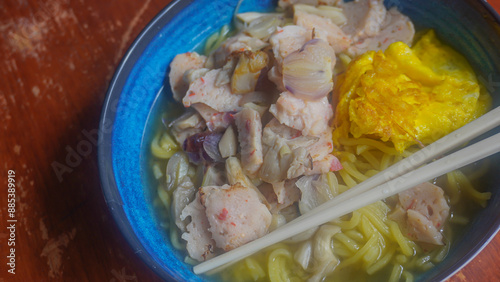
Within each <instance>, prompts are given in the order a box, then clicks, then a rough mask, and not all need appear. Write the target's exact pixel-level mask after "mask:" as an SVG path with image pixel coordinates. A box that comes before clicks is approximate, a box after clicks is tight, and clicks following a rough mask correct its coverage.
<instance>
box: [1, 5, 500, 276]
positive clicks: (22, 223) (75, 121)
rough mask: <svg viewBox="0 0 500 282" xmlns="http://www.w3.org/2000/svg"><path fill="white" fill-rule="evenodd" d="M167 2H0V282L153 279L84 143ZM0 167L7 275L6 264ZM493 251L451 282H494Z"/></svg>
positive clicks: (495, 246)
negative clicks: (123, 62)
mask: <svg viewBox="0 0 500 282" xmlns="http://www.w3.org/2000/svg"><path fill="white" fill-rule="evenodd" d="M169 2H170V1H169V0H145V1H113V0H111V1H103V0H87V1H69V0H48V1H36V0H19V1H13V0H6V1H5V0H4V1H1V2H0V32H1V37H0V38H1V39H0V50H1V51H0V61H1V62H2V65H1V68H0V111H1V114H0V136H1V137H0V138H1V140H2V142H0V160H1V162H0V179H1V181H0V183H1V184H0V185H2V186H3V187H2V189H1V190H2V192H1V193H0V202H1V209H0V222H1V223H0V226H1V229H0V257H1V258H2V259H1V260H0V261H1V263H0V281H158V280H160V279H159V278H158V277H157V276H156V275H155V273H154V272H153V271H152V270H150V269H149V268H148V267H147V266H146V265H145V264H144V263H143V262H142V261H141V260H140V259H139V258H138V257H137V256H136V255H135V254H134V252H133V251H132V250H131V248H130V247H129V246H128V244H127V242H126V241H125V239H124V238H123V237H122V235H121V233H120V231H119V230H118V228H117V226H116V224H115V223H114V222H113V219H112V218H111V215H110V213H109V211H108V209H107V206H106V204H105V202H104V198H103V194H102V192H101V187H100V182H99V174H98V167H97V157H96V151H97V150H96V147H95V145H94V144H93V143H92V139H93V138H95V136H94V133H95V132H96V131H97V128H98V122H99V116H100V112H101V106H102V103H103V100H104V97H105V93H106V89H107V87H108V84H109V82H110V80H111V77H112V75H113V72H114V70H115V68H116V67H117V65H118V63H119V61H120V59H121V58H122V56H123V55H124V53H125V52H126V50H127V48H128V46H129V45H130V44H131V43H132V41H133V39H134V38H135V37H136V36H137V35H138V34H139V32H140V31H141V30H142V28H143V27H144V26H145V25H146V24H147V23H148V22H149V21H150V20H151V19H152V18H153V17H154V15H156V14H157V13H158V12H159V11H160V10H161V9H162V8H163V7H165V5H167V4H168V3H169ZM491 2H492V4H493V5H494V6H495V7H496V8H497V9H500V1H498V0H495V1H491ZM74 151H78V152H79V155H81V156H83V157H82V158H76V157H74V155H72V153H71V152H74ZM62 165H69V166H66V167H65V168H63V167H62ZM9 170H13V171H14V172H15V177H14V179H15V186H16V190H15V195H16V210H15V218H13V219H15V220H17V222H15V227H16V229H15V241H14V242H15V244H16V245H15V258H16V269H15V273H16V274H15V275H12V274H10V273H8V272H7V269H8V268H7V266H6V263H7V258H6V256H8V255H10V250H9V249H10V247H8V242H9V241H8V240H9V238H10V235H11V234H10V229H8V228H7V227H8V226H9V225H10V224H11V223H8V220H9V217H8V214H9V213H8V206H7V197H8V196H7V194H8V191H7V188H8V187H7V185H8V184H7V183H8V182H7V181H8V176H9ZM11 242H12V241H11ZM499 249H500V235H497V236H496V237H495V239H494V240H493V241H492V243H490V244H489V245H488V246H487V247H486V249H484V251H483V252H482V253H481V254H480V255H479V256H478V257H476V259H474V260H473V261H472V262H471V263H470V264H469V265H468V266H467V267H466V268H464V269H463V270H462V271H461V272H459V273H458V274H457V275H455V276H454V277H453V278H452V279H451V281H493V280H500V268H498V267H497V266H496V264H497V261H498V260H499V259H500V251H499Z"/></svg>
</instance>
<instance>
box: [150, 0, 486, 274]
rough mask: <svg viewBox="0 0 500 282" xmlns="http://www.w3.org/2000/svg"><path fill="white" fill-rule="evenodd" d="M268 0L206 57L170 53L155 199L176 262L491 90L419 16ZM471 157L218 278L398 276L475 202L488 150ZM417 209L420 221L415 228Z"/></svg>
mask: <svg viewBox="0 0 500 282" xmlns="http://www.w3.org/2000/svg"><path fill="white" fill-rule="evenodd" d="M280 4H281V6H282V8H283V9H285V11H284V12H279V13H274V14H269V15H263V14H244V15H240V18H241V19H242V21H243V22H244V23H245V25H246V26H245V27H244V28H243V33H237V34H235V35H233V34H231V35H232V36H229V37H228V35H229V29H228V28H224V29H223V30H221V31H220V33H218V34H216V35H214V36H213V37H212V38H210V39H209V40H208V42H207V50H206V55H207V56H204V55H199V54H197V53H194V52H192V53H186V54H181V55H179V56H178V57H176V59H174V61H173V62H172V64H171V72H170V84H171V86H172V92H173V95H174V98H175V99H176V100H178V101H182V104H183V105H184V107H185V108H186V109H187V110H186V111H185V112H184V113H183V114H182V115H181V116H180V117H179V116H176V115H173V116H165V117H163V120H164V125H165V126H164V127H161V128H160V129H159V130H158V134H157V135H156V137H155V138H154V140H153V142H152V146H151V148H152V153H153V156H154V157H155V159H153V160H152V172H153V174H154V176H155V178H156V179H158V183H159V188H158V190H157V193H158V199H157V202H156V203H157V206H158V207H159V209H160V210H161V211H160V212H159V213H160V214H161V216H162V217H163V219H162V220H163V221H164V222H165V226H166V227H167V229H168V232H169V233H170V239H171V242H172V244H173V245H174V246H175V247H176V248H178V249H179V250H183V251H185V252H186V254H187V255H186V261H187V262H189V263H193V264H195V263H198V262H199V261H204V260H207V259H210V258H211V257H213V256H215V255H217V254H219V253H221V252H224V251H228V250H231V249H233V248H236V247H238V246H240V245H242V244H244V243H246V242H248V241H250V240H254V239H256V238H258V237H260V236H263V235H264V234H266V233H268V232H272V230H274V229H276V228H278V227H279V226H281V225H282V224H284V223H286V222H288V221H290V220H292V219H293V218H296V217H298V216H300V214H304V213H306V212H307V211H309V210H311V209H312V208H314V207H315V206H317V205H319V204H321V203H323V202H325V201H327V200H329V199H332V198H333V197H335V196H336V195H338V194H339V193H342V192H344V191H346V190H347V189H349V188H351V187H353V186H354V185H356V184H357V183H359V182H361V181H363V180H364V179H366V178H368V177H370V176H372V175H374V174H376V173H377V172H379V171H382V170H384V169H385V168H387V167H388V166H390V165H391V164H393V163H396V162H397V161H398V160H401V159H402V158H404V157H406V156H409V155H410V154H411V153H413V152H415V151H416V150H418V149H419V147H421V146H425V145H426V144H429V143H431V142H432V141H435V140H436V139H438V138H439V137H442V136H444V135H445V134H446V133H448V132H451V131H452V130H454V129H456V128H458V127H460V126H461V125H463V124H464V123H466V122H468V121H470V120H472V119H474V118H476V117H477V116H479V115H481V114H482V113H484V112H485V111H486V110H487V109H488V107H489V104H490V103H491V102H490V100H491V99H490V98H489V96H488V95H487V94H485V93H484V91H481V87H480V86H479V84H478V83H477V78H475V75H474V74H473V72H472V69H471V68H470V66H469V65H468V63H467V61H466V60H465V59H464V58H463V57H461V55H459V54H457V53H456V52H455V51H453V50H451V48H449V47H447V46H444V45H442V44H441V43H440V42H439V40H438V39H437V38H435V36H434V34H433V33H432V31H429V32H426V33H425V34H424V35H422V37H421V38H420V39H419V40H416V41H415V40H414V29H413V25H412V23H411V20H410V19H408V18H407V17H406V16H404V15H402V14H401V13H400V12H399V11H397V10H395V9H390V10H386V9H385V7H383V4H382V3H381V2H377V1H370V4H369V3H368V1H364V2H363V1H362V2H356V3H351V4H343V3H340V4H339V5H340V8H339V7H333V6H329V7H325V6H318V7H314V6H309V5H298V6H297V5H295V6H293V5H291V4H290V3H287V2H285V1H283V2H280ZM292 8H293V10H289V9H292ZM292 12H293V14H290V13H292ZM292 15H293V17H291V16H292ZM359 15H365V16H366V18H361V19H359V18H356V17H359ZM367 19H369V20H370V21H368V20H367ZM360 22H363V23H365V24H359V23H360ZM367 22H368V23H367ZM373 25H374V26H375V27H374V26H373ZM377 25H378V26H377ZM339 26H341V27H342V28H340V27H339ZM373 28H374V30H372V29H373ZM412 43H414V44H413V46H412V47H410V46H411V45H412ZM370 50H378V51H377V52H371V51H370ZM383 50H385V51H384V52H382V51H383ZM428 50H432V51H430V52H429V51H428ZM437 55H439V56H437ZM436 58H437V59H442V61H439V60H438V61H437V62H436ZM408 62H410V63H408ZM432 62H435V63H434V64H432ZM334 79H335V82H334ZM390 91H392V92H394V93H393V94H392V95H391V96H390V97H389V98H384V94H387V93H389V92H390ZM392 92H391V93H392ZM450 92H454V93H459V94H460V95H455V96H454V97H449V95H448V96H446V95H445V94H446V93H450ZM331 93H333V95H332V94H331ZM437 93H441V94H443V95H441V96H439V95H436V94H437ZM457 97H458V98H457ZM471 97H472V98H471ZM375 98H377V99H378V98H380V101H375V102H374V99H375ZM375 100H376V99H375ZM177 105H178V104H177ZM380 105H384V107H382V108H380V107H378V108H377V106H380ZM415 105H422V106H415ZM450 105H452V106H450ZM456 105H460V106H458V107H454V106H456ZM171 106H172V108H176V107H177V108H178V106H176V105H171ZM334 108H335V109H334ZM385 109H390V113H389V114H387V112H386V111H385ZM436 109H439V110H442V113H441V112H439V113H436ZM167 112H168V113H169V115H171V114H172V111H167ZM406 116H411V119H408V120H405V119H404V118H405V117H406ZM394 117H396V118H394ZM387 121H390V122H387ZM410 121H417V122H418V125H415V124H409V123H410ZM458 121H460V122H461V123H459V122H458ZM429 129H430V130H429ZM478 166H479V167H480V169H478V167H474V169H471V170H472V171H474V173H471V172H468V171H467V169H464V170H463V171H454V172H451V173H449V174H447V175H446V176H443V177H441V178H439V179H436V180H435V181H433V183H427V184H423V186H422V187H420V186H419V187H416V188H414V189H412V190H410V191H408V192H404V194H403V193H402V194H401V195H399V196H395V197H391V198H388V199H386V200H385V201H380V202H377V203H375V204H372V205H370V206H367V207H365V208H363V209H360V210H358V211H355V212H353V213H352V214H350V215H347V216H345V217H343V218H340V219H337V220H334V221H332V222H330V223H328V224H325V225H322V226H320V227H318V228H317V229H314V230H310V231H309V232H305V233H303V234H300V235H299V236H296V237H293V238H290V239H289V240H287V241H285V242H282V243H280V244H277V245H275V246H272V247H270V248H268V249H266V250H263V251H262V252H260V253H258V254H256V255H254V256H251V257H249V258H246V259H245V260H243V261H241V262H238V263H236V264H235V265H233V266H230V267H229V268H228V269H226V270H224V271H223V272H222V273H221V274H218V275H219V276H218V277H217V280H218V279H223V280H226V281H247V280H263V281H266V280H271V281H281V280H287V279H291V280H311V281H321V280H322V279H326V280H328V281H344V280H347V279H349V280H366V279H370V280H375V281H376V280H380V279H384V280H390V281H399V280H407V281H411V280H413V278H414V277H415V276H416V275H418V273H420V272H423V271H426V270H428V269H430V268H432V267H434V266H435V265H436V264H437V263H439V262H440V261H442V260H443V259H444V257H445V256H446V254H447V252H448V250H449V248H450V247H451V246H452V245H453V243H452V242H453V240H454V238H456V237H457V236H458V235H459V229H460V228H461V226H463V225H466V224H467V223H468V220H469V219H470V218H471V216H472V215H473V213H474V210H475V209H478V208H480V207H481V206H485V205H486V203H487V200H488V199H489V197H490V194H489V193H481V192H478V191H477V190H476V189H475V188H474V187H475V185H473V184H475V181H477V180H478V179H479V178H480V176H481V173H484V172H486V171H487V164H481V165H478ZM422 191H423V192H422ZM422 193H425V194H427V195H430V198H429V197H427V199H432V200H433V202H434V200H435V202H439V203H440V205H438V206H434V205H430V204H427V203H426V197H423V198H422V197H420V196H418V195H421V194H422ZM464 195H467V197H464ZM405 198H407V199H409V202H408V201H407V200H404V199H405ZM228 199H230V200H228ZM408 203H409V204H408ZM419 207H422V208H424V210H423V211H422V209H420V208H419ZM398 210H399V212H400V213H397V211H398ZM437 215H441V216H440V217H437ZM436 217H437V218H436ZM419 220H426V224H427V225H424V227H429V228H430V229H432V231H433V233H431V234H428V233H425V232H424V233H425V234H424V233H422V232H420V231H419V230H420V229H423V227H422V226H421V225H418V226H417V225H415V224H416V223H415V222H418V221H419ZM242 230H243V231H242Z"/></svg>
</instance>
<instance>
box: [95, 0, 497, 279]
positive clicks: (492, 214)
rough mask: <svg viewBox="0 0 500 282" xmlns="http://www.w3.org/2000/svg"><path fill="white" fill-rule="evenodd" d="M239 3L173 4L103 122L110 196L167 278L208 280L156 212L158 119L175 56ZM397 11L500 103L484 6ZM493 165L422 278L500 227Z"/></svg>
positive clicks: (109, 102)
mask: <svg viewBox="0 0 500 282" xmlns="http://www.w3.org/2000/svg"><path fill="white" fill-rule="evenodd" d="M236 2H237V1H229V0H222V1H221V0H218V1H212V0H196V1H192V2H191V1H173V2H172V3H171V4H170V5H169V6H168V7H166V8H165V9H164V10H163V11H162V12H161V13H160V14H159V15H158V16H157V17H156V18H155V19H154V20H153V21H152V22H151V23H150V24H149V25H148V27H147V28H146V29H145V30H144V31H143V32H142V33H141V35H140V36H139V37H138V38H137V39H136V41H135V42H134V44H133V45H132V47H131V49H130V50H129V52H128V53H127V55H126V56H125V58H124V59H123V61H122V63H121V65H120V66H119V68H118V70H117V72H116V74H115V77H114V78H113V81H112V83H111V85H110V88H109V91H108V96H107V99H106V102H105V106H104V109H103V114H102V117H101V133H102V134H101V138H102V140H101V141H102V142H101V143H100V144H101V146H100V147H99V164H100V171H101V179H102V184H103V191H104V194H105V197H106V201H107V203H108V206H109V207H110V210H111V212H112V213H113V216H114V217H115V219H116V222H117V224H118V225H119V227H120V229H121V230H122V232H123V234H124V236H125V237H126V238H127V240H128V241H129V243H130V244H131V246H132V247H133V248H134V250H135V252H136V253H137V254H138V255H139V256H140V257H141V258H142V259H143V260H144V261H145V262H146V263H147V264H148V265H149V266H150V267H151V268H152V269H153V270H155V271H156V272H157V273H158V274H159V275H160V276H161V277H162V278H164V279H174V280H176V281H203V280H205V279H206V277H199V276H195V275H194V274H193V273H192V270H191V267H190V266H189V265H187V264H185V263H184V262H183V260H184V255H182V254H180V253H179V252H178V251H176V250H174V248H173V247H172V245H171V243H170V241H169V239H168V236H167V234H165V231H164V230H163V229H162V228H161V227H160V226H159V223H158V221H157V219H156V216H155V214H154V212H153V209H152V201H153V198H154V195H152V192H151V191H152V189H150V187H153V186H154V187H156V184H155V183H153V182H152V181H151V180H150V179H151V177H150V171H149V163H148V160H149V144H150V141H151V139H152V134H153V131H154V129H155V128H156V127H155V126H156V123H157V122H158V117H159V115H160V113H161V112H162V111H164V110H165V105H166V104H168V103H169V102H171V101H172V98H171V96H172V94H171V92H170V85H169V84H168V79H167V80H165V78H166V76H167V74H168V70H169V69H168V66H169V64H170V62H171V61H172V59H173V57H174V56H175V55H176V54H179V53H184V52H188V51H193V50H199V49H200V48H201V46H203V44H204V42H205V39H206V38H207V37H208V36H210V35H211V34H212V33H214V32H216V31H218V30H219V29H220V28H221V27H222V26H223V25H224V24H227V23H229V22H230V21H231V18H232V13H233V11H234V9H235V6H236ZM275 5H276V3H275V1H269V0H262V1H248V0H247V1H244V3H243V5H242V7H241V9H240V11H269V10H271V9H272V8H273V7H274V6H275ZM386 5H387V6H388V7H391V6H397V7H398V9H399V10H400V11H402V12H403V13H404V14H406V15H408V16H409V17H410V18H411V19H412V21H413V22H414V23H415V26H416V28H417V30H419V29H420V30H423V29H428V28H433V29H435V30H436V33H437V34H438V36H439V37H440V39H442V40H443V41H444V42H446V43H447V44H449V45H451V46H453V47H454V48H455V49H456V50H458V51H459V52H460V53H462V54H463V55H464V56H465V57H466V58H468V60H469V62H470V63H471V65H472V66H473V68H474V69H475V71H476V73H477V75H478V77H479V79H480V81H481V82H482V83H483V84H484V86H485V88H486V89H487V90H488V91H489V92H490V93H491V94H492V95H493V96H494V106H498V105H499V104H500V93H499V92H500V89H498V86H497V84H496V83H495V81H500V54H499V53H500V51H499V50H498V46H500V27H499V25H498V19H497V18H496V15H495V14H494V12H491V11H492V9H491V8H490V7H488V6H487V4H485V2H482V1H477V0H470V1H456V0H443V1H429V0H414V1H412V0H409V1H397V0H389V1H386ZM498 159H499V158H494V159H493V162H494V163H493V164H492V169H493V170H495V171H493V172H492V173H490V176H489V177H488V179H486V180H485V183H487V186H488V189H487V190H489V191H491V192H492V193H493V196H492V199H491V200H490V201H489V205H488V207H487V208H485V209H483V210H481V211H480V212H479V214H478V215H477V216H476V217H475V219H474V220H473V222H472V223H471V224H470V225H469V226H468V227H467V229H466V230H464V233H463V234H462V236H463V237H462V238H461V239H459V240H456V242H455V243H454V246H452V249H451V251H450V253H449V255H448V257H447V259H446V260H445V261H443V262H442V263H441V264H439V265H438V266H437V267H435V268H433V269H431V270H430V271H428V272H426V273H424V274H423V275H421V276H419V277H417V280H425V281H427V280H442V279H445V278H446V277H448V276H450V275H451V274H453V273H454V272H455V271H457V270H458V269H459V268H460V267H461V266H463V265H464V264H465V263H466V262H468V260H469V259H471V258H472V257H473V255H474V254H476V253H477V252H478V251H479V250H480V249H481V248H482V247H483V246H484V245H485V244H486V243H487V242H488V240H489V239H490V238H492V237H493V235H494V234H495V233H496V231H497V229H498V227H499V224H500V212H499V211H500V208H499V207H498V205H500V200H499V199H498V198H499V197H500V193H497V192H496V191H497V190H499V189H498V188H499V187H498V186H500V179H498V175H500V165H499V164H500V162H499V161H498Z"/></svg>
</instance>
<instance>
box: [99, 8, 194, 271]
mask: <svg viewBox="0 0 500 282" xmlns="http://www.w3.org/2000/svg"><path fill="white" fill-rule="evenodd" d="M194 1H195V0H172V2H170V3H168V4H167V5H166V6H165V7H164V8H163V9H162V10H161V11H160V12H159V13H158V14H157V15H155V17H154V18H153V19H152V20H151V21H150V22H149V23H148V24H147V25H146V27H144V29H143V30H142V31H141V32H140V33H139V35H138V36H137V37H136V38H135V39H134V41H133V43H132V44H131V45H130V46H129V48H128V50H127V52H126V53H125V55H124V56H123V58H122V59H121V61H120V63H119V65H118V67H117V68H116V70H115V73H114V75H113V78H112V79H111V81H110V84H109V86H108V90H107V92H106V98H105V100H104V103H103V106H102V110H101V117H100V122H99V131H98V132H99V141H98V147H97V158H98V166H99V174H100V179H101V187H102V192H103V194H104V200H105V202H106V205H107V206H108V209H109V211H110V212H111V214H112V216H113V218H114V222H115V223H116V224H117V225H118V228H119V230H120V232H121V233H122V235H123V236H124V237H125V239H126V241H127V242H128V244H129V246H130V247H131V248H132V250H133V251H134V253H135V254H137V255H138V256H139V257H140V259H141V260H142V261H143V262H144V263H145V264H146V265H147V266H148V267H149V268H150V269H152V270H153V271H154V272H155V273H156V274H157V275H159V276H160V277H161V278H162V279H164V280H172V279H174V278H175V277H176V275H175V273H173V272H170V271H167V270H165V269H164V268H163V267H162V266H161V265H160V264H159V263H158V262H157V261H155V260H154V259H153V258H152V257H151V255H150V254H148V252H147V251H146V249H145V247H144V246H143V245H142V244H141V242H140V240H139V238H138V237H137V235H136V234H135V231H134V229H133V228H132V226H131V224H130V223H129V222H128V221H127V220H124V219H126V218H127V216H126V213H125V210H124V209H123V202H122V198H121V195H120V193H119V191H118V185H117V183H116V179H115V172H114V168H113V164H112V136H113V127H114V122H115V117H116V107H117V103H118V101H119V99H120V96H121V94H122V90H123V87H124V84H125V82H126V81H127V79H128V77H129V75H130V73H131V71H132V69H133V67H134V64H135V62H136V61H137V60H138V59H139V58H140V56H141V55H142V53H143V51H144V50H145V49H146V48H147V47H148V45H149V44H150V43H151V41H152V40H153V39H154V37H155V36H156V35H157V32H158V31H159V30H161V28H162V27H163V26H165V25H166V24H168V23H169V22H170V21H171V20H172V18H173V17H174V16H175V15H177V14H178V13H179V12H180V11H181V10H183V9H184V8H185V7H186V6H188V5H190V4H191V3H192V2H194Z"/></svg>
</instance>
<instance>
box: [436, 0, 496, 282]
mask: <svg viewBox="0 0 500 282" xmlns="http://www.w3.org/2000/svg"><path fill="white" fill-rule="evenodd" d="M469 3H471V5H478V6H482V7H483V8H485V9H486V11H487V12H489V16H490V17H491V18H492V20H493V21H494V22H496V23H497V24H498V25H500V15H499V14H498V12H497V11H496V10H495V9H494V8H493V7H492V6H491V5H490V4H489V3H488V2H487V1H486V0H479V1H478V0H470V1H469ZM498 231H500V222H498V221H497V222H496V224H494V225H491V226H490V228H489V229H488V232H486V236H483V237H482V240H479V241H477V242H476V243H475V245H474V247H473V248H472V249H471V250H470V251H469V252H468V253H467V255H465V256H463V257H462V258H461V259H459V260H458V261H457V263H456V264H455V265H456V266H457V267H456V268H453V267H450V268H448V269H447V270H446V271H444V272H443V273H441V274H439V275H437V276H436V277H435V278H434V279H433V281H445V280H448V279H450V278H451V277H452V276H453V275H455V274H456V273H457V272H459V271H460V270H461V269H462V268H464V267H465V266H466V265H467V264H468V263H469V262H471V261H472V260H473V259H474V258H475V257H476V256H477V255H478V254H479V253H480V252H481V251H482V250H483V249H484V248H485V247H486V246H487V245H488V244H489V243H490V242H491V240H493V238H495V235H496V234H497V233H498Z"/></svg>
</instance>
